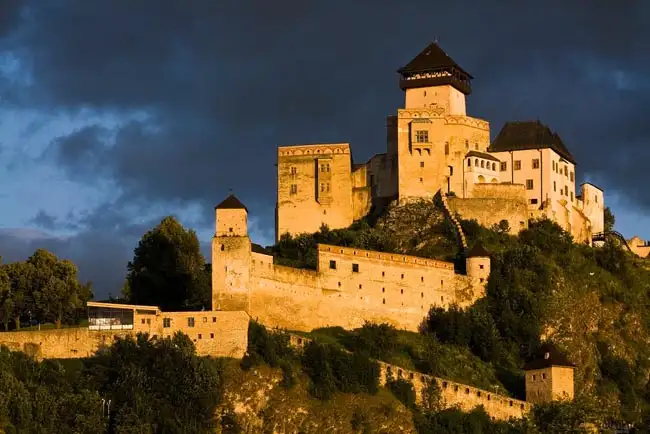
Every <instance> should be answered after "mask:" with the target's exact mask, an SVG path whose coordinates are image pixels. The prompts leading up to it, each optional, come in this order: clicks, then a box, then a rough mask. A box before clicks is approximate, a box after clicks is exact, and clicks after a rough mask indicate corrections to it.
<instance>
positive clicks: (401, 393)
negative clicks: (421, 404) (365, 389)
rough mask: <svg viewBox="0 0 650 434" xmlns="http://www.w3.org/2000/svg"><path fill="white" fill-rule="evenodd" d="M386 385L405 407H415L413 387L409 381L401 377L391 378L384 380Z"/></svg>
mask: <svg viewBox="0 0 650 434" xmlns="http://www.w3.org/2000/svg"><path fill="white" fill-rule="evenodd" d="M386 387H387V388H388V390H390V391H391V392H392V393H393V395H395V398H397V399H398V400H399V401H400V402H401V403H402V404H404V406H405V407H406V408H410V409H414V408H415V389H414V388H413V384H412V383H411V382H410V381H407V380H404V379H403V378H398V379H397V380H393V379H391V380H388V381H387V382H386Z"/></svg>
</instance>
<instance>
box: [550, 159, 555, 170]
mask: <svg viewBox="0 0 650 434" xmlns="http://www.w3.org/2000/svg"><path fill="white" fill-rule="evenodd" d="M551 168H552V169H553V170H555V161H551Z"/></svg>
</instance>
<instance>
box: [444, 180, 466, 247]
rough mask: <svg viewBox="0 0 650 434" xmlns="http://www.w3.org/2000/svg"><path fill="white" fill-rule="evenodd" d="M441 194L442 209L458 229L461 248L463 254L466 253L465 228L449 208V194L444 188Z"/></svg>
mask: <svg viewBox="0 0 650 434" xmlns="http://www.w3.org/2000/svg"><path fill="white" fill-rule="evenodd" d="M439 193H440V199H441V200H442V207H443V208H444V209H445V213H446V214H447V217H449V220H451V222H452V223H453V225H454V228H456V233H457V234H458V240H459V242H460V247H461V249H462V251H463V252H466V251H467V238H466V237H465V233H464V232H463V227H462V226H461V225H460V222H459V221H458V218H457V217H456V214H454V213H453V212H452V211H451V208H449V202H448V201H447V194H446V193H444V188H441V189H440V192H439Z"/></svg>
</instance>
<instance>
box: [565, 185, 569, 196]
mask: <svg viewBox="0 0 650 434" xmlns="http://www.w3.org/2000/svg"><path fill="white" fill-rule="evenodd" d="M564 195H565V196H568V195H569V187H568V186H566V185H565V186H564Z"/></svg>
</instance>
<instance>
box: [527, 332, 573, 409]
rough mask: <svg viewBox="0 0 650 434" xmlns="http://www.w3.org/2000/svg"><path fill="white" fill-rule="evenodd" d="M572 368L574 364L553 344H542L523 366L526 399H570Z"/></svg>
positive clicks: (542, 400)
mask: <svg viewBox="0 0 650 434" xmlns="http://www.w3.org/2000/svg"><path fill="white" fill-rule="evenodd" d="M574 370H575V365H574V364H573V363H571V362H570V361H569V360H568V359H567V357H566V356H565V355H564V354H562V353H561V352H560V350H558V349H557V348H556V347H555V345H553V344H551V343H545V344H543V345H542V346H541V347H540V348H539V349H538V350H537V351H536V352H535V354H534V357H533V358H532V360H531V361H530V362H528V363H526V365H525V366H524V371H526V401H528V402H532V403H542V402H550V401H557V400H563V399H566V400H572V399H573V396H574V384H573V372H574Z"/></svg>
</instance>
